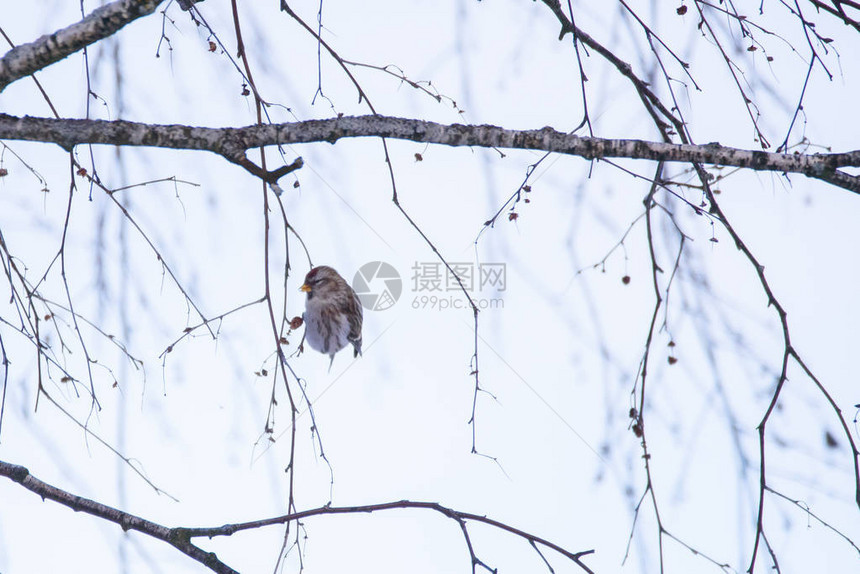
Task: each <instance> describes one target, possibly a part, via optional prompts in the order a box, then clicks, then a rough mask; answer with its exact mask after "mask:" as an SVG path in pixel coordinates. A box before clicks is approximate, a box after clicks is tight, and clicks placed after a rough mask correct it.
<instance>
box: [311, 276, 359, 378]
mask: <svg viewBox="0 0 860 574" xmlns="http://www.w3.org/2000/svg"><path fill="white" fill-rule="evenodd" d="M299 290H300V291H304V292H305V293H307V294H308V298H307V301H305V314H304V320H305V339H307V341H308V345H310V346H311V349H313V350H315V351H319V352H320V353H324V354H327V355H328V356H329V357H331V362H330V363H329V369H331V365H332V364H333V363H334V355H335V353H337V352H338V351H340V350H341V349H343V348H344V347H346V346H347V345H348V344H349V343H352V346H353V348H354V350H355V353H354V355H353V356H355V357H357V356H359V355H360V354H361V322H362V311H361V301H359V299H358V295H356V294H355V291H354V290H353V288H352V287H350V286H349V284H348V283H347V282H346V281H344V279H343V277H341V276H340V275H339V274H338V272H337V271H335V270H334V269H332V268H331V267H328V266H326V265H320V266H319V267H314V268H313V269H311V270H310V271H309V272H308V274H307V275H306V276H305V282H304V284H303V285H302V286H301V287H299Z"/></svg>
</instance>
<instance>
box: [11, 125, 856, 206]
mask: <svg viewBox="0 0 860 574" xmlns="http://www.w3.org/2000/svg"><path fill="white" fill-rule="evenodd" d="M351 137H386V138H392V139H401V140H409V141H414V142H424V143H435V144H442V145H448V146H476V147H490V148H508V149H524V150H540V151H547V152H555V153H562V154H566V155H575V156H579V157H582V158H585V159H600V158H607V157H614V158H630V159H646V160H652V161H670V162H695V163H700V164H713V165H721V166H734V167H742V168H748V169H752V170H755V171H775V172H782V173H801V174H804V175H806V176H808V177H811V178H815V179H820V180H822V181H825V182H828V183H831V184H833V185H836V186H838V187H842V188H845V189H847V190H850V191H853V192H855V193H860V177H858V176H852V175H849V174H847V173H845V172H841V171H838V170H839V168H844V167H860V150H853V151H849V152H844V153H828V154H819V153H815V154H800V153H798V154H782V153H771V152H764V151H755V150H744V149H739V148H732V147H728V146H723V145H720V144H718V143H709V144H705V145H691V144H671V143H662V142H649V141H644V140H637V139H606V138H595V137H582V136H577V135H573V134H569V133H564V132H559V131H556V130H554V129H552V128H550V127H545V128H542V129H539V130H507V129H504V128H501V127H498V126H492V125H480V126H476V125H462V124H451V125H445V124H439V123H435V122H425V121H421V120H413V119H407V118H396V117H390V116H379V115H374V116H348V117H341V118H332V119H327V120H310V121H304V122H291V123H283V124H271V125H254V126H247V127H242V128H205V127H191V126H183V125H161V124H144V123H137V122H127V121H103V120H57V119H52V118H34V117H29V116H27V117H23V118H19V117H15V116H10V115H6V114H0V139H12V140H27V141H43V142H52V143H56V144H58V145H60V146H62V147H63V148H65V149H71V148H73V147H74V146H76V145H79V144H109V145H132V146H151V147H162V148H171V149H191V150H204V151H211V152H214V153H217V154H219V155H221V156H223V157H225V158H226V159H228V160H229V161H231V162H233V163H237V164H239V165H242V166H243V167H245V168H246V169H248V166H247V165H245V164H246V163H250V160H248V159H247V157H246V156H245V151H246V150H248V149H250V148H255V147H260V146H266V145H279V144H300V143H313V142H329V143H334V142H336V141H337V140H339V139H341V138H351ZM299 165H300V164H299ZM255 167H256V166H255ZM296 167H298V166H291V168H292V169H295V168H296ZM249 171H251V172H252V173H253V174H254V175H258V176H261V177H264V179H266V181H269V179H272V178H273V177H274V176H278V177H280V176H281V175H283V173H281V171H282V170H280V169H279V170H274V171H272V172H265V171H264V170H259V168H257V169H249Z"/></svg>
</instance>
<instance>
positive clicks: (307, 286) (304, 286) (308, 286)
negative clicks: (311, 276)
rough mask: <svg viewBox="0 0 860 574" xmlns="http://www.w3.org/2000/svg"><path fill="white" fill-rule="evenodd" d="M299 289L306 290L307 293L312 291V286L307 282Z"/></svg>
mask: <svg viewBox="0 0 860 574" xmlns="http://www.w3.org/2000/svg"><path fill="white" fill-rule="evenodd" d="M299 291H304V292H305V293H310V292H311V286H310V285H308V284H307V283H305V284H304V285H302V286H301V287H299Z"/></svg>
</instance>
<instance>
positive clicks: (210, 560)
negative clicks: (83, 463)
mask: <svg viewBox="0 0 860 574" xmlns="http://www.w3.org/2000/svg"><path fill="white" fill-rule="evenodd" d="M0 476H5V477H7V478H9V479H10V480H12V481H14V482H17V483H18V484H20V485H21V486H23V487H24V488H26V489H27V490H29V491H31V492H34V493H36V494H38V495H39V496H41V497H42V498H48V499H50V500H53V501H54V502H58V503H60V504H62V505H64V506H67V507H69V508H71V509H73V510H76V511H79V512H86V513H87V514H91V515H93V516H97V517H99V518H103V519H104V520H107V521H109V522H113V523H115V524H119V525H120V526H121V527H122V529H123V530H136V531H138V532H141V533H143V534H147V535H149V536H152V537H153V538H157V539H158V540H162V541H164V542H167V543H168V544H170V545H171V546H173V547H175V548H177V549H178V550H180V551H181V552H183V553H185V554H187V555H188V556H190V557H191V558H193V559H194V560H197V561H198V562H200V563H201V564H203V565H205V566H206V567H208V568H209V569H210V570H212V571H214V572H218V573H221V574H227V573H229V574H232V573H234V572H235V570H233V569H232V568H230V567H229V566H227V565H226V564H224V563H223V562H221V561H220V560H219V559H218V557H217V556H215V554H214V553H212V552H206V551H204V550H202V549H200V548H199V547H197V546H195V545H194V544H192V543H191V542H190V540H191V539H192V538H201V537H206V538H214V537H216V536H232V535H233V534H235V533H237V532H241V531H243V530H254V529H257V528H262V527H265V526H272V525H276V524H287V523H291V522H296V521H298V520H301V519H304V518H309V517H312V516H322V515H330V514H368V513H371V512H380V511H384V510H393V509H423V510H432V511H435V512H438V513H440V514H443V515H445V516H446V517H448V518H450V519H451V520H454V521H455V522H457V523H458V524H459V525H460V528H461V529H462V530H463V532H464V535H465V537H466V541H467V544H469V551H470V553H471V556H472V560H473V562H474V561H475V560H477V558H476V556H475V554H474V551H473V550H472V548H471V542H470V538H469V536H468V534H467V532H466V530H465V528H466V522H468V521H471V522H478V523H481V524H486V525H488V526H491V527H493V528H496V529H498V530H502V531H505V532H508V533H510V534H513V535H514V536H517V537H519V538H522V539H524V540H525V541H527V542H528V543H529V544H531V546H532V547H533V548H535V549H536V550H537V546H543V547H545V548H549V549H551V550H554V551H556V552H558V553H559V554H561V555H562V556H564V557H565V558H567V559H569V560H571V561H573V562H574V563H576V564H577V565H578V566H579V567H580V568H581V569H582V570H583V571H584V572H591V571H592V570H591V569H590V568H588V566H586V565H585V563H583V562H582V557H583V556H587V555H589V554H593V553H594V551H593V550H583V551H580V552H571V551H569V550H566V549H564V548H562V547H561V546H559V545H557V544H554V543H552V542H550V541H548V540H545V539H543V538H540V537H539V536H535V535H533V534H529V533H528V532H525V531H522V530H520V529H518V528H514V527H513V526H510V525H508V524H505V523H504V522H499V521H498V520H493V519H492V518H487V517H486V516H482V515H479V514H471V513H468V512H460V511H458V510H454V509H452V508H448V507H446V506H442V505H441V504H437V503H435V502H415V501H409V500H400V501H397V502H384V503H381V504H368V505H364V506H344V507H334V506H323V507H320V508H314V509H311V510H305V511H302V512H295V513H293V514H286V515H283V516H277V517H274V518H267V519H263V520H254V521H251V522H243V523H237V524H225V525H223V526H217V527H212V528H181V527H180V528H168V527H166V526H162V525H161V524H157V523H155V522H151V521H149V520H146V519H144V518H140V517H138V516H135V515H133V514H129V513H127V512H124V511H122V510H119V509H116V508H113V507H111V506H107V505H105V504H102V503H100V502H96V501H94V500H90V499H88V498H83V497H81V496H77V495H74V494H71V493H69V492H66V491H65V490H61V489H59V488H57V487H55V486H51V485H50V484H47V483H45V482H42V481H41V480H39V479H38V478H36V477H35V476H33V475H32V474H30V471H29V470H28V469H26V468H25V467H23V466H19V465H16V464H10V463H8V462H4V461H0ZM538 553H539V554H540V551H538ZM541 557H543V554H541ZM478 562H480V561H478ZM481 564H483V563H481Z"/></svg>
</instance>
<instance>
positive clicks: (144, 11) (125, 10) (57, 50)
mask: <svg viewBox="0 0 860 574" xmlns="http://www.w3.org/2000/svg"><path fill="white" fill-rule="evenodd" d="M161 1H162V0H118V1H117V2H112V3H110V4H108V5H106V6H102V7H101V8H97V9H96V10H93V12H92V13H91V14H90V15H89V16H87V17H86V18H84V19H83V20H81V21H80V22H77V23H75V24H72V25H71V26H68V27H66V28H63V29H62V30H57V31H56V32H54V33H53V34H50V35H45V36H42V37H41V38H39V39H38V40H36V41H34V42H30V43H29V44H22V45H21V46H18V47H17V48H13V49H12V50H9V51H8V52H6V55H5V56H3V57H2V58H0V92H2V91H3V90H4V89H5V88H6V86H8V85H9V84H11V83H12V82H14V81H16V80H19V79H21V78H23V77H26V76H29V75H31V74H33V73H34V72H38V71H39V70H41V69H42V68H45V67H47V66H50V65H51V64H54V63H56V62H59V61H60V60H62V59H63V58H65V57H67V56H69V55H71V54H74V53H75V52H77V51H78V50H82V49H84V48H85V47H86V46H89V45H90V44H94V43H95V42H98V41H99V40H101V39H103V38H107V37H108V36H113V35H114V34H115V33H116V32H117V31H118V30H119V29H120V28H122V27H124V26H125V25H126V24H129V23H130V22H133V21H134V20H137V19H138V18H141V17H143V16H148V15H149V14H152V13H153V12H155V8H156V7H157V6H158V5H159V4H161Z"/></svg>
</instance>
